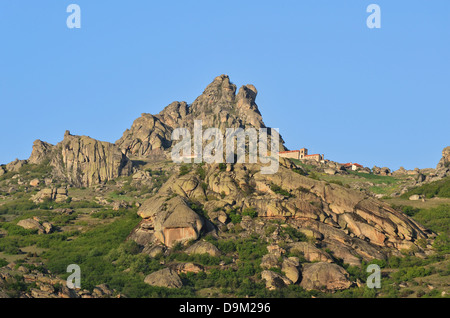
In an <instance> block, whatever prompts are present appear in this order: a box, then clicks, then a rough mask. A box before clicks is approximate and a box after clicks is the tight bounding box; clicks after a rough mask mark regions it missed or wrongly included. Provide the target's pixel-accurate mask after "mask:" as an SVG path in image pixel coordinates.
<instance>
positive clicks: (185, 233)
mask: <svg viewBox="0 0 450 318" xmlns="http://www.w3.org/2000/svg"><path fill="white" fill-rule="evenodd" d="M138 214H139V215H140V216H141V217H142V218H145V219H150V220H151V222H152V224H153V229H154V234H155V236H156V237H157V238H158V239H159V241H160V242H161V243H163V244H164V245H166V246H168V247H172V246H173V245H174V244H175V243H177V242H180V243H183V242H186V241H189V240H197V239H198V238H199V236H200V231H201V229H202V228H203V225H204V221H203V219H202V218H201V217H200V216H199V215H198V214H197V213H195V212H194V211H193V210H192V209H191V208H190V207H189V205H188V203H187V200H186V199H184V198H182V197H179V196H176V197H173V198H171V199H169V200H167V198H165V197H159V196H155V197H153V198H151V199H149V200H147V201H146V202H144V204H143V205H142V206H141V208H140V209H139V211H138Z"/></svg>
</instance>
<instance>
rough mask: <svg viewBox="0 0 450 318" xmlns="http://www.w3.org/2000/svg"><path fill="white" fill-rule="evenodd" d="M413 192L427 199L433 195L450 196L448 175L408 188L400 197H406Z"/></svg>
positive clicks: (449, 178)
mask: <svg viewBox="0 0 450 318" xmlns="http://www.w3.org/2000/svg"><path fill="white" fill-rule="evenodd" d="M414 194H418V195H424V196H425V197H426V198H428V199H431V198H434V197H440V198H450V177H447V178H445V179H442V180H438V181H434V182H431V183H426V184H424V185H422V186H420V187H417V188H414V189H412V190H409V191H408V192H406V193H404V194H403V195H402V196H401V197H402V198H404V199H407V198H409V197H410V196H412V195H414Z"/></svg>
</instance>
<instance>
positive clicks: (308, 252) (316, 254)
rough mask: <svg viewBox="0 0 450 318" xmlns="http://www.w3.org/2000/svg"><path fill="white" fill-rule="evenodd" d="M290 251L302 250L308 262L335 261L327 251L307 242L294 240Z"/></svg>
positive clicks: (290, 245)
mask: <svg viewBox="0 0 450 318" xmlns="http://www.w3.org/2000/svg"><path fill="white" fill-rule="evenodd" d="M289 248H290V249H289V251H290V252H300V253H301V254H303V256H304V257H305V259H306V260H307V261H308V262H329V263H331V262H333V259H332V258H331V256H330V255H328V253H327V252H325V251H322V250H321V249H318V248H317V247H315V246H314V245H312V244H310V243H307V242H294V243H290V244H289Z"/></svg>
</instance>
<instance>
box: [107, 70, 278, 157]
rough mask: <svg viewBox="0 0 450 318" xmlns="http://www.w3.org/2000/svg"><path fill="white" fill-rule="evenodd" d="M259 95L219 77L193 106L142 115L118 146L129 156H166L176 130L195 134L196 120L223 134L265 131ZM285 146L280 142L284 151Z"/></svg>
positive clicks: (174, 105) (176, 105)
mask: <svg viewBox="0 0 450 318" xmlns="http://www.w3.org/2000/svg"><path fill="white" fill-rule="evenodd" d="M256 95H257V90H256V88H255V87H254V86H253V85H245V86H242V87H241V88H240V89H239V92H238V93H237V94H236V85H234V84H232V83H231V82H230V79H229V77H228V76H227V75H221V76H218V77H216V78H215V79H214V81H213V82H212V83H211V84H209V85H208V86H207V87H206V89H205V90H204V92H203V94H201V95H200V96H199V97H197V99H196V100H195V101H194V102H193V103H192V105H188V104H187V103H186V102H173V103H171V104H170V105H168V106H167V107H166V108H164V110H162V111H161V112H160V113H159V114H158V115H150V114H142V116H141V117H140V118H138V119H136V120H135V121H134V123H133V125H132V126H131V128H130V129H127V130H126V131H125V132H124V133H123V136H122V137H121V138H120V139H119V140H117V141H116V145H117V146H118V147H120V149H122V151H123V152H124V153H125V154H127V155H128V156H136V157H141V158H142V157H147V158H152V157H154V156H164V150H167V149H169V148H170V147H172V140H171V134H172V131H173V129H175V128H179V127H186V128H188V129H189V130H190V132H191V134H192V133H193V128H194V120H201V121H202V124H203V126H204V127H207V128H219V129H220V130H221V131H222V132H223V133H225V129H226V128H249V127H253V128H256V129H258V128H265V127H266V126H265V124H264V122H263V119H262V116H261V113H260V112H259V110H258V106H257V105H256V103H255V99H256ZM269 132H270V131H269ZM280 140H281V139H280ZM282 144H283V141H282V140H281V142H280V146H281V149H284V147H283V145H282Z"/></svg>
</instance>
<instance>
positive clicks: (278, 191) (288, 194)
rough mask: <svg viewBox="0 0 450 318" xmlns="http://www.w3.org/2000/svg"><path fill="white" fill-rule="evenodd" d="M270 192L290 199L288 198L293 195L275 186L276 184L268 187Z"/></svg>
mask: <svg viewBox="0 0 450 318" xmlns="http://www.w3.org/2000/svg"><path fill="white" fill-rule="evenodd" d="M270 190H272V191H273V192H274V193H277V194H281V195H282V196H284V197H288V198H290V197H292V196H293V195H292V194H290V193H289V192H288V191H287V190H284V189H283V188H281V187H280V186H278V185H276V184H274V183H272V184H271V185H270Z"/></svg>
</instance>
